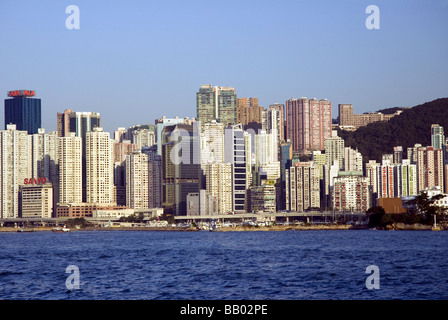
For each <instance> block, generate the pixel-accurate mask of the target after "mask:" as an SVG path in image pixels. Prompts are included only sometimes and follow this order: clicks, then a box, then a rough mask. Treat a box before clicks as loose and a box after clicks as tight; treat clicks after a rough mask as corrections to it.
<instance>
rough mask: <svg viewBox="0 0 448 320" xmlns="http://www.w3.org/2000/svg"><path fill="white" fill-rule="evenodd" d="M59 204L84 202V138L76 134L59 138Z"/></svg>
mask: <svg viewBox="0 0 448 320" xmlns="http://www.w3.org/2000/svg"><path fill="white" fill-rule="evenodd" d="M57 144H58V155H57V157H58V163H59V203H81V202H82V180H81V177H82V138H81V137H77V136H76V134H75V133H74V132H72V133H69V135H68V136H66V137H59V138H58V143H57Z"/></svg>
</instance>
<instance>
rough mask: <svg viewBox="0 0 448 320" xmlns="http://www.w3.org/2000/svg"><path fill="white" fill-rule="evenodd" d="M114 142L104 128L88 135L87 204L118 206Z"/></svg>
mask: <svg viewBox="0 0 448 320" xmlns="http://www.w3.org/2000/svg"><path fill="white" fill-rule="evenodd" d="M113 161H114V147H113V140H112V139H111V138H110V135H109V133H108V132H104V131H103V128H101V127H96V128H94V129H93V131H90V132H87V133H86V202H89V203H97V204H116V198H115V186H114V162H113Z"/></svg>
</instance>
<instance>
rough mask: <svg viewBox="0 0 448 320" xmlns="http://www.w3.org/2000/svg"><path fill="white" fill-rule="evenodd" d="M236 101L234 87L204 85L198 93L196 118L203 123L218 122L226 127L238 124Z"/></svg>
mask: <svg viewBox="0 0 448 320" xmlns="http://www.w3.org/2000/svg"><path fill="white" fill-rule="evenodd" d="M236 101H237V98H236V92H235V89H234V88H232V87H219V86H215V87H213V86H212V85H203V86H201V88H200V89H199V91H198V92H197V93H196V114H197V116H196V118H197V120H198V121H200V122H201V123H207V122H210V121H212V120H216V121H218V122H221V123H223V124H224V125H228V124H236V123H237V114H236Z"/></svg>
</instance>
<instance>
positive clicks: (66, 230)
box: [53, 226, 70, 232]
mask: <svg viewBox="0 0 448 320" xmlns="http://www.w3.org/2000/svg"><path fill="white" fill-rule="evenodd" d="M53 232H70V229H69V228H67V227H66V226H64V227H63V228H60V227H56V228H53Z"/></svg>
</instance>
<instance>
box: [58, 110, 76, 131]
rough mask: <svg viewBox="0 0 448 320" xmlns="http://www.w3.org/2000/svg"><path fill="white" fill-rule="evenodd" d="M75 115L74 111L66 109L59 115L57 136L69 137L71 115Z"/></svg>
mask: <svg viewBox="0 0 448 320" xmlns="http://www.w3.org/2000/svg"><path fill="white" fill-rule="evenodd" d="M72 113H73V110H72V109H65V110H64V112H62V113H60V112H58V113H57V118H56V120H57V134H58V137H67V136H68V133H69V132H70V114H72Z"/></svg>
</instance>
